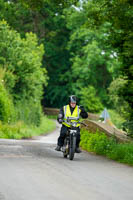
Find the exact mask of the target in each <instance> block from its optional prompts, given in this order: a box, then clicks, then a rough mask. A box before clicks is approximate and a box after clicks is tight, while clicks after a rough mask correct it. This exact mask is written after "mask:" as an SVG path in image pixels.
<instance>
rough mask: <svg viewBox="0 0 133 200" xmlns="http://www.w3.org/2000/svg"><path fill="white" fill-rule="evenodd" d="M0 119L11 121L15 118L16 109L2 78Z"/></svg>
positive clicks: (0, 81) (0, 84)
mask: <svg viewBox="0 0 133 200" xmlns="http://www.w3.org/2000/svg"><path fill="white" fill-rule="evenodd" d="M0 120H1V121H3V122H7V123H9V122H11V121H14V120H15V110H14V106H13V102H12V98H11V96H10V95H9V94H8V92H7V90H6V88H5V87H4V80H3V79H1V78H0Z"/></svg>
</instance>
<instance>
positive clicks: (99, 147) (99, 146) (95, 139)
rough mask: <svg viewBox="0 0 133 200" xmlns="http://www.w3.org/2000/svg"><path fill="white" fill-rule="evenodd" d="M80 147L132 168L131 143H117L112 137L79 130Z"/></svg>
mask: <svg viewBox="0 0 133 200" xmlns="http://www.w3.org/2000/svg"><path fill="white" fill-rule="evenodd" d="M80 146H81V147H82V148H83V149H84V150H87V151H88V152H95V153H96V154H97V155H104V156H106V157H107V158H109V159H112V160H115V161H118V162H120V163H125V164H129V165H131V166H133V143H118V142H117V141H116V139H115V138H114V137H112V138H108V137H107V136H106V135H105V134H104V133H100V132H98V131H97V132H96V133H90V132H88V131H87V130H85V129H81V143H80Z"/></svg>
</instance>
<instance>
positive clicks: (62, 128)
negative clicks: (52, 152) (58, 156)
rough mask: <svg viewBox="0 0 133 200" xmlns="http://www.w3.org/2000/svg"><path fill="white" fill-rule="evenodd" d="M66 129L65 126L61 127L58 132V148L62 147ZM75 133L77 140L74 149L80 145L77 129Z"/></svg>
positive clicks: (78, 130)
mask: <svg viewBox="0 0 133 200" xmlns="http://www.w3.org/2000/svg"><path fill="white" fill-rule="evenodd" d="M68 129H69V128H68V127H67V126H64V125H62V127H61V131H60V136H59V138H58V145H59V146H63V144H64V139H65V137H66V133H67V131H68ZM77 133H78V134H77V140H76V147H79V143H80V128H79V127H77Z"/></svg>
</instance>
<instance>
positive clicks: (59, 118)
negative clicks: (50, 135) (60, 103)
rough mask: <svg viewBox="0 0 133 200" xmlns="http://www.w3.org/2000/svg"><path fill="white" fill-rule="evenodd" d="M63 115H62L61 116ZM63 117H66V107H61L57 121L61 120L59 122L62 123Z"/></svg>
mask: <svg viewBox="0 0 133 200" xmlns="http://www.w3.org/2000/svg"><path fill="white" fill-rule="evenodd" d="M61 116H62V117H61ZM63 118H64V109H63V107H62V108H61V109H60V111H59V114H58V117H57V121H58V122H59V123H61V120H63Z"/></svg>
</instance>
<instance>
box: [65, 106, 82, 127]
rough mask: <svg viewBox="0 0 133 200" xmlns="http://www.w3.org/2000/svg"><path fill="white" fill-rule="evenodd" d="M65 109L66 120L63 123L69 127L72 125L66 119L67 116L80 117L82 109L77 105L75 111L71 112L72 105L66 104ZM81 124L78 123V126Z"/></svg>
mask: <svg viewBox="0 0 133 200" xmlns="http://www.w3.org/2000/svg"><path fill="white" fill-rule="evenodd" d="M63 110H64V121H65V122H63V123H62V124H64V125H65V126H67V127H70V125H69V123H68V122H67V121H66V120H67V118H68V117H74V118H79V116H80V112H81V110H80V108H79V106H77V105H76V106H75V108H74V111H73V113H72V114H71V110H70V106H69V105H66V106H64V107H63ZM71 121H72V122H79V119H78V120H71ZM79 126H80V123H79V124H77V126H76V127H79Z"/></svg>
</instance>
